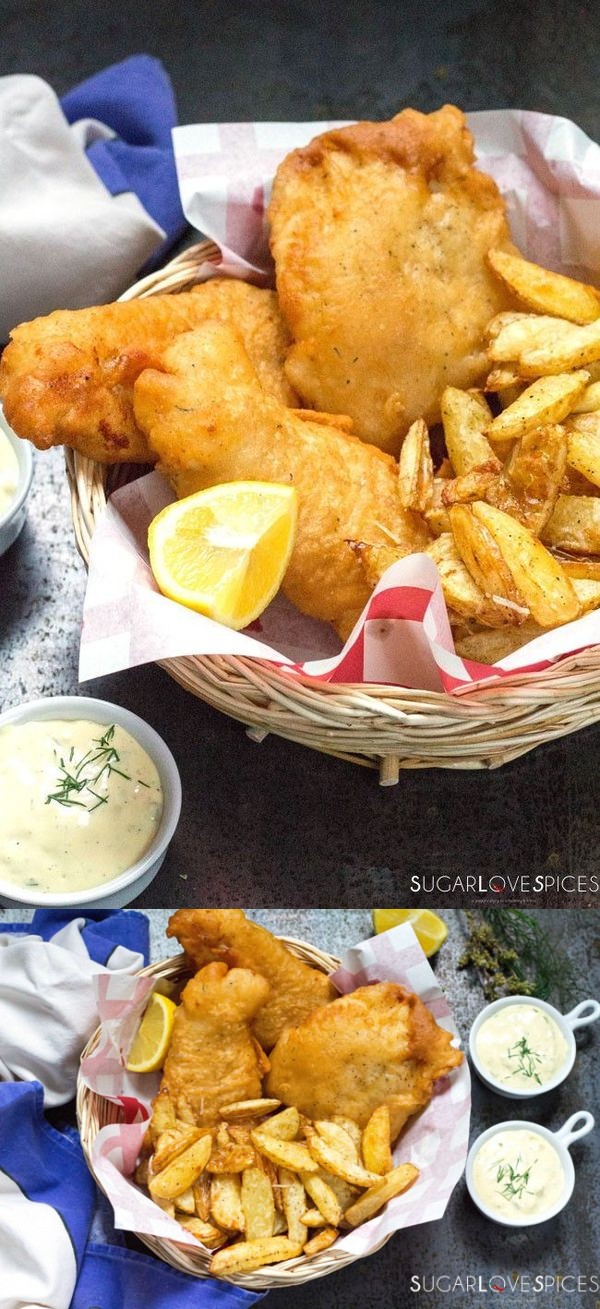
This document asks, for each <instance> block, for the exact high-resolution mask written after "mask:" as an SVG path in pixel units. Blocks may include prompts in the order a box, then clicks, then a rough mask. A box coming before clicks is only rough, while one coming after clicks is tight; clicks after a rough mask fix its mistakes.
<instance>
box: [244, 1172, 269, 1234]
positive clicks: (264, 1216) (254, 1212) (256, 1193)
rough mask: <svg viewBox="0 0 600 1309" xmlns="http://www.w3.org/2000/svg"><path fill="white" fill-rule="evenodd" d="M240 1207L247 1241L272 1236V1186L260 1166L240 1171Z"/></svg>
mask: <svg viewBox="0 0 600 1309" xmlns="http://www.w3.org/2000/svg"><path fill="white" fill-rule="evenodd" d="M242 1209H243V1211H244V1220H245V1232H246V1240H247V1241H257V1240H259V1239H260V1237H264V1236H273V1224H274V1222H275V1201H274V1199H273V1187H272V1186H271V1183H270V1181H269V1179H268V1177H267V1175H266V1173H264V1172H263V1170H262V1168H246V1169H244V1172H243V1173H242Z"/></svg>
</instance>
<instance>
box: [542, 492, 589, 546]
mask: <svg viewBox="0 0 600 1309" xmlns="http://www.w3.org/2000/svg"><path fill="white" fill-rule="evenodd" d="M542 536H543V539H544V541H545V543H546V545H551V546H554V547H555V548H556V549H557V550H568V551H570V552H571V554H576V555H578V554H582V555H598V554H600V498H596V496H591V495H559V497H558V500H557V502H556V506H555V509H554V512H553V514H552V517H551V518H550V519H549V520H548V522H547V523H546V526H545V528H544V531H543V533H542Z"/></svg>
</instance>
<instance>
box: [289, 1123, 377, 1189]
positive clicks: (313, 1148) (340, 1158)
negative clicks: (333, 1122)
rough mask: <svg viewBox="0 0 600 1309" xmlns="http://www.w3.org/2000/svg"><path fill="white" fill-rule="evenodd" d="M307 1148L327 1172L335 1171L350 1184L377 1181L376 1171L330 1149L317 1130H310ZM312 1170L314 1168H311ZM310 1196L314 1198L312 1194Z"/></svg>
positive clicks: (370, 1184)
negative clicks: (373, 1171)
mask: <svg viewBox="0 0 600 1309" xmlns="http://www.w3.org/2000/svg"><path fill="white" fill-rule="evenodd" d="M308 1148H309V1150H310V1153H311V1155H312V1157H313V1159H314V1160H315V1161H316V1163H317V1164H320V1165H321V1167H322V1168H325V1169H327V1172H329V1173H335V1175H336V1176H337V1177H341V1178H342V1179H343V1181H344V1182H348V1183H349V1185H350V1186H372V1185H373V1183H374V1182H377V1181H379V1178H378V1175H377V1173H372V1172H369V1170H368V1169H366V1168H363V1167H362V1165H361V1164H357V1163H353V1161H352V1160H351V1159H346V1158H345V1156H344V1155H343V1154H340V1153H339V1150H334V1149H332V1147H331V1146H330V1145H328V1144H327V1142H326V1141H324V1140H323V1138H322V1137H320V1136H319V1135H318V1133H317V1132H312V1131H311V1133H310V1135H309V1137H308ZM299 1171H302V1170H299ZM313 1171H316V1170H314V1169H313ZM312 1198H313V1199H314V1196H313V1197H312Z"/></svg>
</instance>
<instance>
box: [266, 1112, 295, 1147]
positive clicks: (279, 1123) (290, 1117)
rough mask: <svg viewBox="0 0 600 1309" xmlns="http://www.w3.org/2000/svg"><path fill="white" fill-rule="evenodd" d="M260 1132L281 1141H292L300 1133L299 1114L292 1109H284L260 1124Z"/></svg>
mask: <svg viewBox="0 0 600 1309" xmlns="http://www.w3.org/2000/svg"><path fill="white" fill-rule="evenodd" d="M260 1130H261V1132H267V1133H268V1135H269V1136H277V1137H278V1138H279V1140H281V1141H293V1140H294V1138H295V1137H296V1136H297V1135H298V1132H299V1131H300V1114H299V1113H298V1110H297V1109H294V1108H291V1109H284V1110H283V1111H282V1112H281V1113H280V1114H275V1117H274V1118H267V1119H266V1120H265V1122H264V1123H261V1124H260Z"/></svg>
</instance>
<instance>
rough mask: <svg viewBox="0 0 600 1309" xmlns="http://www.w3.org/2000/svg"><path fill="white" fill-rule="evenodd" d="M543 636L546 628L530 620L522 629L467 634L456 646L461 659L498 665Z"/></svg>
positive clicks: (504, 628) (502, 629)
mask: <svg viewBox="0 0 600 1309" xmlns="http://www.w3.org/2000/svg"><path fill="white" fill-rule="evenodd" d="M543 634H544V628H543V627H539V626H538V624H537V623H534V622H533V621H532V620H531V619H528V621H527V622H526V623H523V626H522V627H499V628H497V630H496V631H493V630H492V629H491V628H489V627H488V628H485V629H484V630H483V631H481V632H467V633H465V634H463V635H460V636H457V637H456V638H455V641H454V644H455V647H456V653H457V654H459V655H460V657H461V659H469V660H472V662H473V663H477V664H497V663H499V662H500V660H502V659H506V657H507V655H510V654H514V652H515V650H520V649H521V647H522V646H524V645H527V642H528V641H533V640H535V638H536V636H543Z"/></svg>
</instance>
